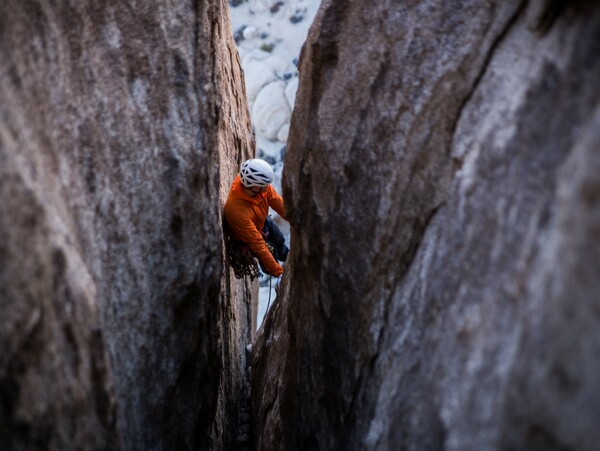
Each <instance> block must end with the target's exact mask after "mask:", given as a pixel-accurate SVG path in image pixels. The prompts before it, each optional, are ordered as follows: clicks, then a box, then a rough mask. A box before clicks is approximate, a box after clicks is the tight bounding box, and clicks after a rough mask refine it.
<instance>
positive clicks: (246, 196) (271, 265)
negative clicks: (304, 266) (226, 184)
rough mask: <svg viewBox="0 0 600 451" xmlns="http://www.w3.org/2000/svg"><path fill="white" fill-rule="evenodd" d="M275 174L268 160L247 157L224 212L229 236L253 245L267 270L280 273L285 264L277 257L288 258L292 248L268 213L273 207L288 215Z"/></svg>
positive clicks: (272, 274) (254, 252)
mask: <svg viewBox="0 0 600 451" xmlns="http://www.w3.org/2000/svg"><path fill="white" fill-rule="evenodd" d="M274 177H275V176H274V174H273V168H271V165H270V164H269V163H267V162H266V161H263V160H260V159H258V158H255V159H251V160H247V161H245V162H244V163H243V164H242V167H241V170H240V174H239V175H238V176H237V177H236V178H235V180H234V181H233V184H232V185H231V189H230V190H229V195H228V196H227V201H226V202H225V210H224V215H225V226H226V229H227V232H228V233H229V235H230V237H231V238H232V239H233V240H234V241H236V242H241V243H243V244H244V245H245V246H247V247H248V248H249V249H250V251H251V252H252V254H253V255H254V256H255V257H256V258H258V260H259V262H260V265H261V268H262V269H263V271H264V272H265V273H267V274H270V275H271V276H274V277H281V275H282V274H283V268H282V266H281V265H280V264H279V263H278V262H277V260H279V261H282V262H284V261H286V260H287V256H288V253H289V249H288V247H287V246H286V244H285V239H284V237H283V234H282V233H281V230H279V227H278V226H277V224H275V221H273V219H272V218H271V217H270V216H269V207H271V208H273V210H275V211H276V212H277V213H279V215H280V216H281V217H282V218H283V219H285V210H284V205H283V199H282V198H281V196H280V195H279V194H277V191H275V188H273V187H272V186H271V183H272V182H273V179H274ZM269 246H270V247H271V249H272V251H271V250H269ZM236 275H237V274H236Z"/></svg>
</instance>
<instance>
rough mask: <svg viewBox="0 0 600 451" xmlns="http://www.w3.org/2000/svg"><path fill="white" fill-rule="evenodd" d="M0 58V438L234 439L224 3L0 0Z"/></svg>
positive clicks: (236, 132) (82, 444)
mask: <svg viewBox="0 0 600 451" xmlns="http://www.w3.org/2000/svg"><path fill="white" fill-rule="evenodd" d="M0 54H1V55H2V57H1V58H0V310H1V311H2V315H1V317H0V349H2V352H1V353H0V404H1V409H0V449H15V450H18V449H28V450H29V449H56V450H67V449H119V448H121V449H209V448H210V449H225V448H231V447H233V446H235V442H240V443H242V442H244V440H247V437H244V434H240V433H239V431H238V429H239V426H240V424H241V422H242V421H244V420H243V418H240V417H241V416H242V410H243V408H245V407H246V408H247V406H246V405H244V404H247V403H246V401H245V399H246V398H247V395H248V384H247V380H246V374H245V373H246V370H245V368H246V363H245V359H246V357H245V345H246V343H247V342H248V341H249V339H250V335H251V331H252V330H253V327H254V326H253V325H252V320H251V319H250V318H252V316H253V315H252V314H251V309H252V305H251V301H250V300H251V293H252V292H253V289H254V290H255V289H256V287H252V286H244V285H243V284H241V283H240V282H237V281H235V279H232V278H231V275H230V273H229V271H228V270H226V266H225V265H224V247H223V240H222V236H223V235H222V225H221V213H220V212H221V208H220V207H221V206H222V204H223V203H224V201H225V195H226V193H227V189H228V187H229V184H230V183H231V180H232V179H233V176H234V174H235V173H236V172H237V168H238V164H239V162H240V161H241V160H242V159H244V158H247V157H249V155H250V151H251V149H252V147H253V137H252V134H251V131H250V130H251V128H250V121H249V118H248V113H247V107H246V96H245V92H244V87H243V82H242V76H241V70H240V66H239V61H238V56H237V52H236V50H235V46H234V43H233V39H232V37H231V30H230V29H229V19H228V13H227V5H226V2H225V0H215V1H212V2H208V1H207V2H191V1H189V2H179V3H177V4H174V3H171V2H158V3H157V2H147V1H141V2H133V3H131V2H93V1H83V2H76V3H73V2H64V1H59V2H43V1H36V0H26V1H13V0H8V1H3V2H2V3H1V4H0ZM254 309H255V307H254ZM246 421H247V420H246ZM240 443H238V444H240ZM242 444H243V443H242Z"/></svg>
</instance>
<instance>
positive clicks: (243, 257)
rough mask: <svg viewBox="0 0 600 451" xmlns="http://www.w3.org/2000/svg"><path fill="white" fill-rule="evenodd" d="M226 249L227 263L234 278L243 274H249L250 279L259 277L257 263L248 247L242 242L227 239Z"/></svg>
mask: <svg viewBox="0 0 600 451" xmlns="http://www.w3.org/2000/svg"><path fill="white" fill-rule="evenodd" d="M228 250H229V263H230V265H231V267H232V268H233V272H234V274H235V277H236V278H238V279H241V278H243V277H244V276H250V280H254V279H256V278H258V277H260V271H259V270H258V264H257V263H256V260H255V259H254V256H253V255H252V252H251V251H250V249H248V248H247V247H246V246H244V244H243V243H240V242H239V241H235V240H232V239H229V243H228Z"/></svg>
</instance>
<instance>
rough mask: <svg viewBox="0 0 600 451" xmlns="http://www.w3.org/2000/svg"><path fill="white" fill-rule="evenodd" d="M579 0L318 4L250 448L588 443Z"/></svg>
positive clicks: (590, 386) (591, 378) (585, 114)
mask: <svg viewBox="0 0 600 451" xmlns="http://www.w3.org/2000/svg"><path fill="white" fill-rule="evenodd" d="M593 3H594V2H583V1H582V2H576V3H570V6H565V3H563V2H553V1H548V2H541V1H532V2H520V1H483V2H482V1H466V2H459V3H457V2H443V1H441V0H426V1H421V2H415V1H404V2H393V1H381V2H376V3H374V4H371V5H369V7H368V8H365V7H364V2H359V1H355V0H325V1H324V2H323V4H322V6H321V10H320V12H319V14H318V16H317V19H316V21H315V24H313V27H312V29H311V32H310V35H309V38H308V41H307V44H306V45H305V47H304V49H303V55H302V59H301V64H300V77H301V78H300V87H299V91H298V94H297V97H296V106H295V110H294V113H293V116H292V125H291V129H290V137H289V141H288V148H287V149H288V150H287V153H286V168H285V170H284V179H283V186H284V196H285V198H286V202H287V204H288V206H289V207H291V208H290V213H289V218H290V222H291V225H292V249H291V254H290V262H289V264H288V266H287V270H286V275H285V276H284V279H285V280H284V293H282V295H281V296H280V297H279V299H278V301H277V303H276V305H275V306H274V308H273V310H272V311H271V312H270V313H269V315H268V317H267V318H266V322H265V326H264V327H263V329H262V330H261V331H260V332H259V335H258V337H257V340H256V342H255V344H254V353H253V360H252V377H253V381H252V386H253V390H252V397H253V409H254V422H255V423H254V424H255V434H256V445H257V449H264V450H267V449H321V450H327V449H340V450H341V449H344V450H350V449H381V450H396V449H408V450H423V449H446V450H500V449H528V450H553V449H556V450H558V449H561V450H564V449H577V450H592V449H595V446H596V444H597V443H598V441H599V440H600V433H599V430H598V428H597V427H596V425H597V424H598V423H599V422H600V363H598V359H597V356H598V354H599V352H600V315H599V311H600V310H599V309H600V298H599V296H598V293H599V292H600V278H598V268H600V247H599V243H600V240H599V238H600V182H599V178H598V171H599V170H600V155H599V153H598V146H599V144H600V135H599V130H600V122H599V121H600V108H599V104H600V103H599V100H600V90H599V89H598V80H600V47H599V45H600V44H599V43H600V8H599V7H598V6H596V5H594V4H593Z"/></svg>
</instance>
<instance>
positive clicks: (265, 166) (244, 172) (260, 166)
mask: <svg viewBox="0 0 600 451" xmlns="http://www.w3.org/2000/svg"><path fill="white" fill-rule="evenodd" d="M240 176H241V178H242V183H243V184H244V186H245V187H246V188H253V187H255V186H258V187H259V188H264V187H265V186H269V185H270V184H271V183H273V179H274V178H275V175H274V174H273V168H272V167H271V165H270V164H269V163H267V162H266V161H264V160H260V159H258V158H254V159H252V160H247V161H244V163H242V169H241V170H240Z"/></svg>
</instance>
